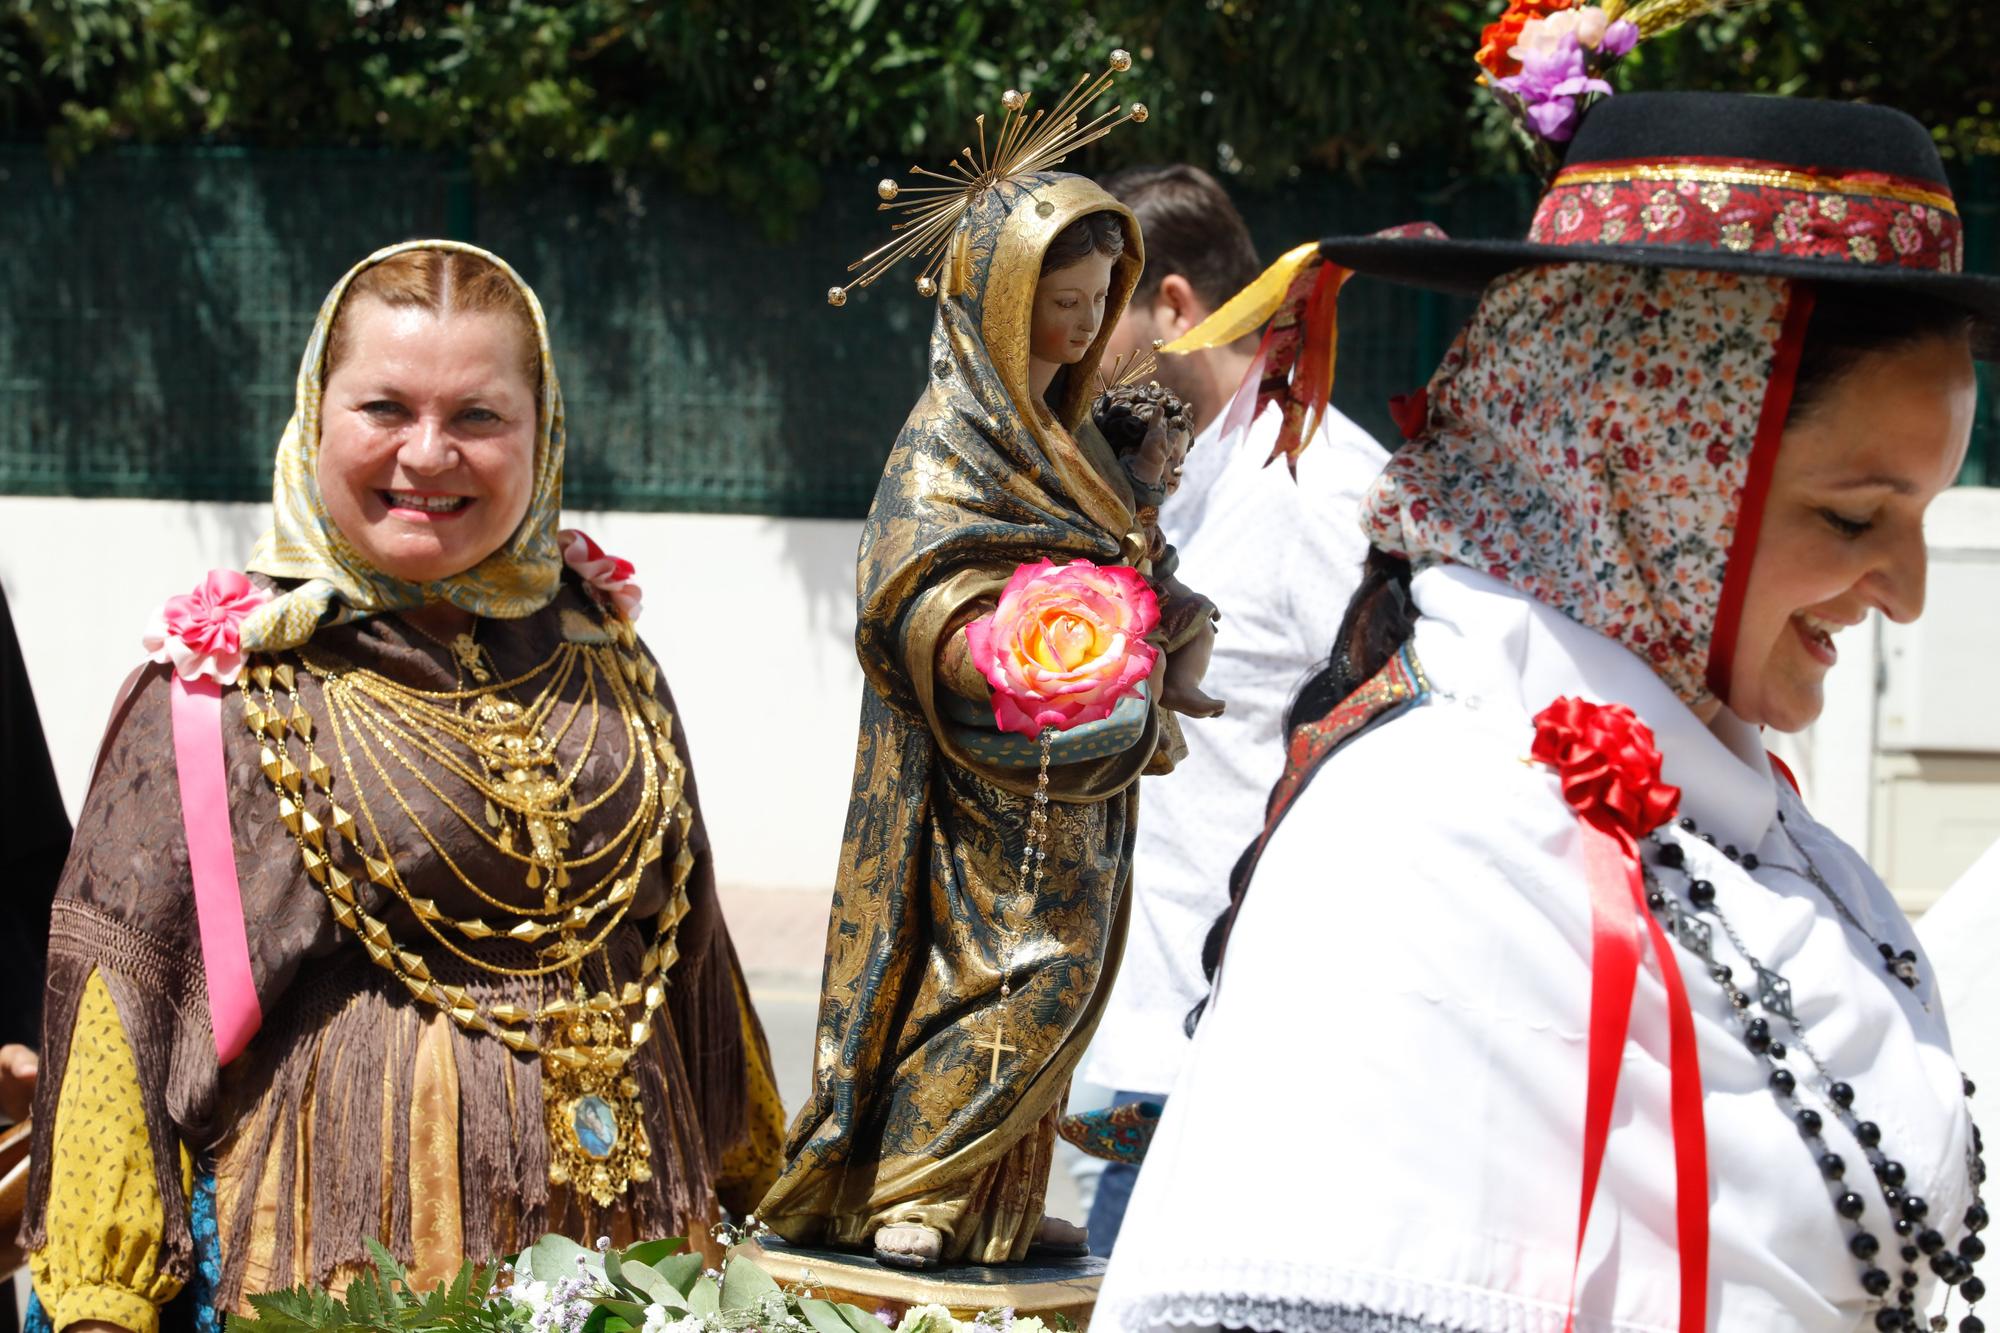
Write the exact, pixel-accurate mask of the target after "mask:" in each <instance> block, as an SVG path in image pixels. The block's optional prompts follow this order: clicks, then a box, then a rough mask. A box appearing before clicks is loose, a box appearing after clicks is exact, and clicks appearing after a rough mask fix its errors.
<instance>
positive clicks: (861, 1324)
mask: <svg viewBox="0 0 2000 1333" xmlns="http://www.w3.org/2000/svg"><path fill="white" fill-rule="evenodd" d="M839 1308H840V1317H841V1318H843V1319H845V1320H846V1321H847V1322H848V1325H849V1327H851V1328H853V1330H854V1333H889V1326H888V1325H887V1324H885V1323H883V1322H882V1321H881V1320H879V1319H877V1318H876V1317H875V1316H874V1315H872V1314H870V1313H869V1312H868V1311H866V1310H864V1309H862V1308H861V1307H860V1306H858V1305H849V1304H848V1303H847V1302H846V1301H842V1302H841V1303H840V1307H839Z"/></svg>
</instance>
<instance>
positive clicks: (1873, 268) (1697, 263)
mask: <svg viewBox="0 0 2000 1333" xmlns="http://www.w3.org/2000/svg"><path fill="white" fill-rule="evenodd" d="M1319 249H1320V253H1321V254H1322V255H1324V256H1325V257H1326V258H1327V259H1328V260H1329V261H1331V262H1332V263H1335V264H1339V265H1340V266H1342V267H1343V268H1348V269H1352V270H1353V271H1354V272H1356V273H1362V274H1368V275H1370V276H1373V277H1378V278H1384V279H1387V280H1389V281H1391V282H1397V283H1402V284H1405V285H1407V286H1412V287H1421V288H1426V289H1429V290H1432V291H1445V292H1454V293H1459V294H1464V295H1477V294H1478V293H1479V292H1481V291H1483V290H1484V289H1485V287H1486V285H1487V284H1488V283H1490V282H1491V281H1492V280H1493V279H1495V278H1497V277H1499V276H1500V275H1501V274H1503V273H1507V272H1510V271H1512V270H1514V269H1520V268H1527V267H1529V266H1532V265H1536V264H1573V263H1605V264H1632V265H1641V266H1646V267H1655V268H1693V269H1706V270H1715V271H1725V272H1737V273H1761V274H1769V275H1773V276H1777V277H1783V278H1793V279H1806V280H1810V281H1815V282H1830V283H1842V284H1851V285H1854V286H1858V287H1866V288H1870V289H1873V290H1877V291H1884V292H1896V291H1905V292H1909V293H1911V294H1912V295H1915V296H1921V297H1929V298H1933V299H1936V300H1939V301H1944V302H1948V303H1951V304H1953V305H1958V306H1961V307H1963V308H1964V309H1965V310H1967V311H1968V312H1969V313H1970V314H1971V316H1972V318H1973V323H1974V329H1973V348H1974V351H1975V352H1976V353H1977V354H1978V355H1979V356H1980V357H1981V358H1982V359H1985V360H2000V278H1995V277H1990V276H1986V275H1983V274H1973V273H1967V272H1965V271H1964V253H1965V232H1964V226H1963V224H1962V222H1961V221H1960V218H1959V215H1958V207H1957V204H1956V202H1955V201H1954V200H1953V198H1952V193H1951V185H1950V182H1949V181H1948V180H1947V179H1946V177H1945V173H1944V163H1943V161H1942V160H1941V159H1940V158H1939V157H1938V151H1937V147H1936V146H1935V145H1934V144H1933V143H1932V142H1931V136H1930V134H1929V133H1928V132H1927V131H1926V130H1925V129H1924V127H1923V126H1922V125H1921V124H1919V123H1918V122H1917V121H1916V120H1914V119H1912V118H1911V117H1909V116H1907V115H1904V114H1903V113H1902V112H1900V111H1896V110H1892V109H1890V108H1888V107H1879V106H1864V105H1861V104H1859V103H1851V102H1822V101H1811V100H1806V99H1799V98H1787V97H1760V96H1747V95H1742V94H1735V93H1627V94H1624V95H1622V96H1616V97H1605V98H1601V99H1599V100H1598V102H1597V103H1596V104H1595V105H1594V106H1592V107H1591V108H1590V110H1589V111H1588V112H1587V113H1586V114H1585V115H1584V117H1583V120H1582V122H1581V124H1579V126H1578V127H1577V131H1576V137H1575V139H1574V140H1573V141H1572V142H1571V143H1570V145H1569V148H1568V151H1567V152H1566V153H1565V155H1564V158H1563V164H1562V168H1561V170H1559V171H1558V172H1557V174H1556V177H1555V179H1554V181H1553V182H1551V184H1550V185H1549V188H1548V191H1547V192H1546V193H1545V194H1544V195H1543V196H1542V200H1541V203H1540V204H1539V206H1538V207H1537V208H1536V210H1535V218H1534V221H1533V222H1532V223H1531V224H1530V225H1529V228H1528V235H1527V237H1526V238H1525V239H1522V240H1453V239H1451V238H1449V237H1447V236H1445V235H1444V233H1443V232H1441V231H1439V230H1438V229H1437V228H1435V227H1428V226H1424V227H1414V228H1407V227H1406V228H1396V229H1393V230H1392V231H1390V232H1385V233H1382V234H1379V235H1375V236H1331V237H1328V238H1327V239H1325V240H1323V241H1321V242H1320V246H1319Z"/></svg>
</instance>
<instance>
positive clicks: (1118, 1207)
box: [1086, 1092, 1167, 1258]
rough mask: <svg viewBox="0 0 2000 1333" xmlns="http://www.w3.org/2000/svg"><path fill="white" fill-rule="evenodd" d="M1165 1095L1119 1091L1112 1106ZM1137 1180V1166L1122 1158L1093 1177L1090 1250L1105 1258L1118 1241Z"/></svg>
mask: <svg viewBox="0 0 2000 1333" xmlns="http://www.w3.org/2000/svg"><path fill="white" fill-rule="evenodd" d="M1166 1101H1167V1099H1166V1098H1165V1097H1161V1096H1158V1095H1156V1094H1154V1093H1150V1092H1119V1093H1114V1094H1113V1095H1112V1098H1111V1104H1112V1105H1113V1106H1123V1105H1125V1103H1127V1102H1158V1103H1160V1104H1161V1105H1162V1106H1164V1105H1166ZM1138 1180H1139V1168H1138V1167H1136V1166H1133V1165H1131V1164H1129V1163H1126V1162H1112V1163H1109V1164H1108V1165H1107V1166H1106V1167H1105V1168H1104V1171H1103V1172H1102V1174H1100V1175H1099V1176H1098V1177H1097V1197H1096V1198H1094V1199H1092V1200H1091V1203H1090V1219H1089V1221H1088V1223H1086V1225H1087V1226H1088V1228H1089V1231H1090V1252H1091V1253H1092V1254H1095V1255H1099V1256H1101V1257H1105V1258H1108V1257H1110V1254H1111V1247H1112V1246H1114V1245H1116V1244H1117V1243H1118V1232H1119V1230H1120V1228H1122V1227H1123V1226H1124V1225H1125V1205H1126V1204H1128V1203H1130V1202H1131V1201H1132V1186H1133V1185H1135V1184H1137V1183H1138Z"/></svg>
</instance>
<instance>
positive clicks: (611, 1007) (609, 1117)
mask: <svg viewBox="0 0 2000 1333" xmlns="http://www.w3.org/2000/svg"><path fill="white" fill-rule="evenodd" d="M544 1012H545V1014H546V1016H547V1018H548V1019H549V1020H550V1021H549V1028H550V1032H549V1036H548V1038H547V1039H546V1040H545V1041H544V1042H543V1045H542V1107H543V1116H544V1121H545V1123H546V1125H547V1128H548V1136H549V1183H551V1184H554V1185H565V1186H568V1187H569V1188H571V1189H573V1190H575V1191H577V1192H579V1193H581V1194H586V1195H588V1196H590V1199H591V1201H592V1202H594V1203H595V1204H596V1205H597V1206H598V1207H600V1208H605V1207H609V1206H610V1205H611V1203H612V1202H613V1200H615V1199H617V1198H619V1197H620V1196H621V1195H623V1194H624V1193H625V1192H626V1191H627V1190H628V1189H630V1188H631V1185H632V1182H633V1181H635V1180H638V1181H646V1180H651V1179H652V1178H653V1172H652V1168H651V1167H650V1166H648V1165H647V1158H648V1157H649V1156H650V1153H651V1149H650V1145H649V1144H648V1143H647V1140H646V1127H645V1125H644V1123H643V1122H642V1120H641V1118H640V1107H639V1081H638V1079H637V1078H635V1077H634V1076H633V1072H632V1070H631V1068H630V1065H631V1063H632V1057H633V1055H634V1053H635V1052H636V1049H637V1046H636V1043H635V1042H634V1041H633V1040H632V1034H631V1032H630V1030H629V1028H628V1027H627V1025H626V1022H625V1011H624V1010H623V1008H622V1007H620V1005H619V1004H618V1002H617V1001H616V1000H615V999H613V998H612V997H611V996H610V995H609V994H606V993H603V992H600V993H598V994H597V995H593V996H589V997H586V996H585V995H584V994H583V990H582V987H578V988H577V994H576V997H575V998H574V999H572V1000H570V1001H569V1002H568V1003H567V1004H563V1005H560V1006H557V1005H551V1006H550V1007H549V1009H548V1010H546V1011H544Z"/></svg>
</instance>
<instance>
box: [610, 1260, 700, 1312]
mask: <svg viewBox="0 0 2000 1333" xmlns="http://www.w3.org/2000/svg"><path fill="white" fill-rule="evenodd" d="M605 1271H606V1272H607V1273H608V1272H610V1265H608V1264H607V1265H606V1266H605ZM618 1282H619V1285H620V1286H621V1287H623V1288H624V1289H625V1290H627V1291H632V1292H637V1293H638V1295H639V1298H640V1299H641V1300H643V1301H647V1302H650V1303H652V1304H655V1305H664V1306H667V1307H668V1308H669V1309H674V1310H685V1309H687V1301H686V1300H684V1299H683V1298H682V1297H681V1293H680V1290H679V1289H678V1288H677V1287H675V1286H674V1285H673V1284H672V1283H671V1282H669V1281H667V1279H666V1278H664V1277H662V1276H661V1275H660V1273H659V1271H658V1270H657V1269H655V1268H653V1267H652V1266H651V1265H650V1264H638V1263H633V1262H631V1261H630V1260H629V1259H628V1260H626V1261H625V1262H623V1263H621V1264H620V1265H619V1266H618Z"/></svg>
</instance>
